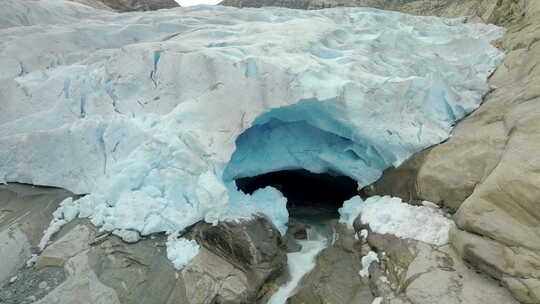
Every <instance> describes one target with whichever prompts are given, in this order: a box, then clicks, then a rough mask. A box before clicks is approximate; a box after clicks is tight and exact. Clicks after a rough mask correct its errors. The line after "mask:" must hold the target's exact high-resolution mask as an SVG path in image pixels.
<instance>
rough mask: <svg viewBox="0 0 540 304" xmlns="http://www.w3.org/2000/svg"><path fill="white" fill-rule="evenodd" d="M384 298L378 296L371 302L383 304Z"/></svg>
mask: <svg viewBox="0 0 540 304" xmlns="http://www.w3.org/2000/svg"><path fill="white" fill-rule="evenodd" d="M383 300H384V298H383V297H376V298H375V299H373V302H371V304H382V301H383Z"/></svg>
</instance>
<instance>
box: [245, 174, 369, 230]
mask: <svg viewBox="0 0 540 304" xmlns="http://www.w3.org/2000/svg"><path fill="white" fill-rule="evenodd" d="M236 186H237V187H238V189H240V190H242V191H243V192H244V193H248V194H251V193H253V192H254V191H255V190H257V189H261V188H264V187H266V186H272V187H274V188H276V189H278V190H279V191H281V193H282V194H283V196H285V197H286V198H287V209H288V211H289V215H290V216H291V217H295V218H311V219H313V218H314V217H324V218H328V217H332V218H337V217H339V213H338V209H339V208H341V206H342V205H343V201H345V200H348V199H350V198H351V197H353V196H355V195H357V194H358V190H357V187H358V185H357V183H356V181H355V180H353V179H351V178H349V177H347V176H336V175H331V174H328V173H312V172H309V171H307V170H303V169H299V170H283V171H276V172H271V173H266V174H262V175H258V176H254V177H245V178H238V179H236Z"/></svg>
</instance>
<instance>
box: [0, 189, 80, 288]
mask: <svg viewBox="0 0 540 304" xmlns="http://www.w3.org/2000/svg"><path fill="white" fill-rule="evenodd" d="M71 195H72V194H71V193H70V192H68V191H65V190H61V189H56V188H43V187H32V186H27V185H18V184H14V185H9V186H7V185H0V282H2V281H5V280H6V279H8V278H11V277H13V276H14V275H15V273H16V271H17V270H18V269H19V268H20V267H22V266H23V265H24V264H25V263H26V261H27V260H28V259H30V258H31V257H32V254H36V253H37V252H38V244H39V241H40V239H41V236H42V234H43V231H44V230H45V229H46V228H47V227H48V226H49V223H50V222H51V219H52V213H53V212H54V210H56V208H58V205H59V203H60V202H61V201H62V200H63V199H64V198H67V197H69V196H71Z"/></svg>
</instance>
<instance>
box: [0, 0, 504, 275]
mask: <svg viewBox="0 0 540 304" xmlns="http://www.w3.org/2000/svg"><path fill="white" fill-rule="evenodd" d="M502 33H503V29H502V28H499V27H496V26H494V25H485V24H468V23H463V20H460V19H441V18H435V17H416V16H410V15H406V14H402V13H397V12H387V11H382V10H376V9H368V8H334V9H325V10H317V11H301V10H290V9H282V8H264V9H248V8H244V9H237V8H231V7H221V6H195V7H188V8H176V9H170V10H160V11H155V12H144V13H123V14H117V13H111V12H105V11H98V10H94V9H91V8H89V7H85V6H83V5H80V4H76V3H68V2H63V1H59V0H41V1H17V0H4V1H3V9H2V11H0V38H1V39H0V67H2V69H1V70H0V130H1V133H0V183H10V182H19V183H28V184H34V185H46V186H54V187H61V188H65V189H68V190H70V191H72V192H74V193H76V194H81V195H84V196H83V197H82V198H80V199H78V200H68V201H65V202H63V203H62V205H61V207H60V209H59V210H58V211H57V212H56V213H55V220H54V221H53V225H51V229H50V230H49V231H48V233H47V234H46V235H48V236H50V235H52V233H54V232H55V231H56V230H57V229H59V227H60V226H61V225H62V224H63V223H65V222H67V221H69V220H71V219H73V218H74V217H76V216H80V217H87V218H89V219H91V221H92V222H93V223H94V224H96V225H98V226H101V227H102V229H104V230H108V231H113V232H114V233H115V234H117V235H119V236H122V237H123V238H124V239H125V240H127V241H136V240H137V239H138V238H139V237H140V236H141V235H143V236H144V235H149V234H152V233H157V232H166V233H168V234H170V235H171V236H174V235H176V233H177V232H179V231H181V230H183V229H185V228H186V227H188V226H190V225H192V224H194V223H196V222H198V221H200V220H205V221H207V222H209V223H217V222H218V221H221V220H241V219H244V218H249V217H251V216H252V215H253V214H256V213H262V214H264V215H266V216H267V217H269V218H270V219H271V220H272V222H273V223H274V224H275V225H276V227H277V228H278V229H279V230H280V232H281V233H284V231H285V230H286V223H287V218H288V213H287V210H286V198H285V197H283V195H281V193H280V192H279V191H278V190H276V189H274V188H271V187H268V188H265V189H260V190H258V191H256V192H255V193H253V194H251V195H248V194H244V193H242V192H240V191H238V190H237V189H236V186H235V184H234V180H235V179H237V178H240V177H247V176H256V175H259V174H264V173H268V172H273V171H278V170H287V169H306V170H309V171H311V172H314V173H321V172H329V173H332V174H336V175H346V176H349V177H351V178H353V179H355V180H356V181H357V182H358V186H359V187H362V186H365V185H368V184H370V183H372V182H374V181H375V180H377V179H378V178H379V177H380V175H381V173H382V171H383V170H384V169H386V168H388V167H391V166H397V165H399V164H400V163H401V162H403V161H404V160H406V159H407V158H408V157H410V156H411V155H412V154H413V153H415V152H418V151H420V150H422V149H424V148H426V147H428V146H431V145H434V144H437V143H439V142H441V141H443V140H445V139H447V138H448V137H449V136H450V133H451V130H452V127H453V125H454V124H455V123H456V121H458V120H460V119H461V118H463V117H464V116H465V115H467V114H468V113H470V112H472V111H473V110H475V109H476V108H477V107H478V106H479V105H480V104H481V102H482V97H483V96H484V95H485V94H486V93H487V92H489V90H490V87H489V85H488V84H487V78H488V77H489V75H491V73H492V72H493V71H494V70H495V68H496V67H497V65H498V64H500V63H501V61H502V59H503V56H504V54H503V53H502V52H500V51H498V50H497V49H496V48H494V47H492V46H491V45H490V42H491V41H492V40H494V39H496V38H498V37H499V36H501V35H502ZM175 240H176V239H175V238H174V237H171V239H170V242H169V248H185V247H188V248H189V249H188V250H187V251H188V252H190V255H193V254H194V252H196V250H197V246H196V245H195V244H187V243H186V242H184V241H182V242H180V241H178V242H180V243H177V244H176V245H175V244H174V242H175ZM46 242H47V239H44V242H42V245H43V246H45V245H46ZM179 250H181V249H179ZM173 251H174V250H173ZM169 256H170V257H172V258H171V259H178V258H179V256H178V254H176V253H174V252H171V253H170V254H169ZM182 263H185V261H182V259H181V258H179V262H178V265H181V264H182Z"/></svg>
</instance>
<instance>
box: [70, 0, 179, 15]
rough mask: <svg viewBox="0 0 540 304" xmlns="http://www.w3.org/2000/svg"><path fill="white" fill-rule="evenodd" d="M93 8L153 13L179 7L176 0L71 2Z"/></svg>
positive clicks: (78, 0)
mask: <svg viewBox="0 0 540 304" xmlns="http://www.w3.org/2000/svg"><path fill="white" fill-rule="evenodd" d="M69 1H73V2H77V3H81V4H84V5H88V6H91V7H93V8H97V9H102V10H109V11H117V12H133V11H153V10H158V9H165V8H173V7H178V6H180V5H178V3H177V2H176V1H174V0H69Z"/></svg>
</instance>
